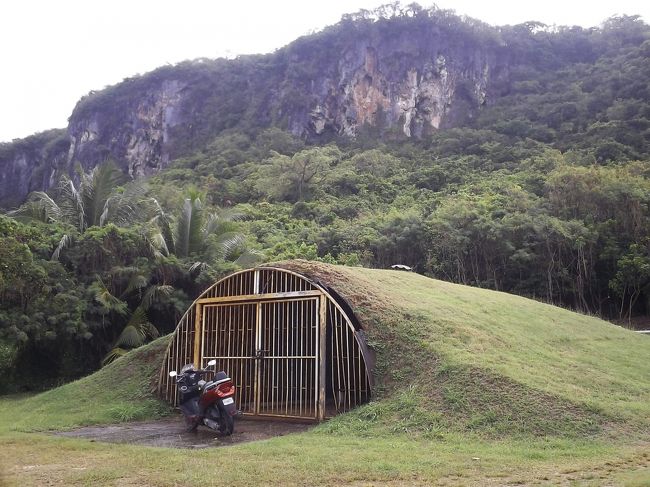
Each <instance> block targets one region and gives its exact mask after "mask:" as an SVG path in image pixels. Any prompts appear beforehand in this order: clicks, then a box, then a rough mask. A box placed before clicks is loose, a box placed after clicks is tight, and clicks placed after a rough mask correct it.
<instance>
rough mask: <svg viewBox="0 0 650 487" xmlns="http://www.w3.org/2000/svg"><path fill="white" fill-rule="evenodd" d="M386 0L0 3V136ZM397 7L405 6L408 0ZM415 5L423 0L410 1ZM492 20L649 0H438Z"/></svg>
mask: <svg viewBox="0 0 650 487" xmlns="http://www.w3.org/2000/svg"><path fill="white" fill-rule="evenodd" d="M384 3H388V0H347V1H345V0H324V1H323V0H319V1H310V0H302V1H300V0H248V1H239V2H236V1H222V0H185V1H170V0H111V1H106V0H105V1H102V2H99V1H96V0H58V1H55V0H12V1H5V2H2V4H1V6H0V62H1V66H2V76H0V110H1V111H0V141H9V140H11V139H13V138H18V137H25V136H27V135H30V134H32V133H34V132H37V131H42V130H46V129H49V128H55V127H65V126H66V125H67V118H68V116H69V115H70V113H71V112H72V109H73V108H74V105H75V103H76V101H77V100H78V99H79V98H80V97H81V96H82V95H84V94H85V93H87V92H88V91H90V90H98V89H101V88H103V87H104V86H107V85H111V84H114V83H117V82H119V81H121V80H122V79H123V78H125V77H128V76H132V75H134V74H137V73H144V72H147V71H150V70H152V69H154V68H156V67H157V66H161V65H163V64H166V63H176V62H178V61H182V60H184V59H193V58H197V57H208V58H215V57H222V56H228V57H232V56H235V55H237V54H249V53H264V52H271V51H273V50H275V49H277V48H279V47H281V46H283V45H285V44H287V43H289V42H291V41H292V40H293V39H295V38H296V37H298V36H300V35H302V34H305V33H307V32H309V31H310V30H314V29H320V28H322V27H324V26H326V25H331V24H333V23H336V22H337V21H338V20H339V19H340V18H341V15H342V14H344V13H351V12H356V11H357V10H359V9H360V8H366V9H372V8H374V7H376V6H378V5H381V4H384ZM403 3H405V4H408V3H410V0H405V1H403ZM419 3H421V4H422V5H423V6H429V5H431V2H429V1H421V2H419ZM436 4H437V5H438V6H439V7H440V8H451V9H454V10H456V12H457V13H459V14H464V15H469V16H471V17H475V18H478V19H480V20H483V21H484V22H487V23H489V24H493V25H504V24H517V23H520V22H524V21H526V20H539V21H541V22H544V23H547V24H557V25H581V26H583V27H590V26H594V25H598V24H600V22H602V21H603V20H604V19H606V18H607V17H609V16H611V15H614V14H628V15H634V14H639V15H641V16H642V17H643V18H644V20H645V21H646V22H648V21H650V1H640V0H617V1H615V2H605V1H598V0H591V1H571V0H544V1H539V0H538V1H527V0H491V1H479V0H439V1H437V2H436Z"/></svg>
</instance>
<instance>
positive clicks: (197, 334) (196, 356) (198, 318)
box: [194, 304, 203, 369]
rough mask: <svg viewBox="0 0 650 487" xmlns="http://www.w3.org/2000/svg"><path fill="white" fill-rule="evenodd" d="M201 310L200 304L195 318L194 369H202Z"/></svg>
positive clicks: (197, 306)
mask: <svg viewBox="0 0 650 487" xmlns="http://www.w3.org/2000/svg"><path fill="white" fill-rule="evenodd" d="M201 308H202V306H201V305H200V304H197V305H196V314H195V318H194V367H196V368H197V369H198V368H200V367H201V365H200V364H201V357H199V352H200V351H201V331H202V325H203V323H202V317H201Z"/></svg>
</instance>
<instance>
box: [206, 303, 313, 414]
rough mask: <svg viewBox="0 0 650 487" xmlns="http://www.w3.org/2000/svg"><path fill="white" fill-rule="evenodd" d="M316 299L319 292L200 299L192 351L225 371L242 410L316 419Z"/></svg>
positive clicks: (244, 411) (246, 412)
mask: <svg viewBox="0 0 650 487" xmlns="http://www.w3.org/2000/svg"><path fill="white" fill-rule="evenodd" d="M206 301H207V300H206ZM320 303H321V298H320V297H318V296H309V297H304V298H295V299H287V300H268V301H257V302H252V303H251V302H246V303H232V302H230V303H228V302H225V303H215V304H211V303H210V302H209V301H208V302H205V303H203V305H202V309H201V310H200V312H201V317H200V323H201V331H200V334H197V335H196V337H197V338H198V339H197V342H196V343H195V346H198V347H200V353H199V354H195V356H198V357H200V359H199V361H198V362H199V364H205V363H206V362H207V361H209V360H211V359H215V360H216V361H217V368H218V370H225V371H227V372H228V373H229V374H230V376H231V377H232V379H233V380H234V382H235V385H236V391H237V397H236V400H237V404H238V406H239V407H240V409H241V410H242V411H243V413H244V414H249V415H256V416H283V417H293V418H309V419H318V417H319V409H318V405H319V392H320V391H319V379H320V377H319V363H320V329H321V326H320Z"/></svg>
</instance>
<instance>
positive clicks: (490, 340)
mask: <svg viewBox="0 0 650 487" xmlns="http://www.w3.org/2000/svg"><path fill="white" fill-rule="evenodd" d="M276 265H278V266H280V267H286V268H290V269H292V270H295V271H297V272H300V273H303V274H305V275H307V276H309V277H311V278H312V279H314V280H316V281H319V282H321V283H326V284H327V285H328V286H330V287H332V288H334V289H335V290H336V291H337V292H338V293H339V294H340V295H341V296H342V297H343V298H345V299H346V300H347V301H348V302H349V304H350V305H351V306H352V308H353V309H354V310H355V313H356V315H357V318H358V319H359V320H360V322H361V324H362V326H363V327H364V329H365V330H366V331H367V334H368V340H369V342H370V344H371V346H372V347H373V348H374V349H375V351H376V352H377V364H376V368H375V377H376V391H375V392H376V394H375V400H374V401H373V402H371V403H370V404H368V405H365V406H363V407H361V408H358V409H357V410H355V411H352V412H351V413H349V414H347V415H343V416H340V417H338V418H335V419H334V420H333V421H331V422H329V423H328V424H326V425H323V426H322V429H324V430H326V431H330V432H342V433H347V432H353V431H354V432H357V433H361V434H365V435H383V434H385V433H387V432H408V433H411V434H421V435H424V436H440V435H444V433H445V432H462V433H465V434H469V433H472V434H478V435H482V436H490V437H505V436H514V437H522V438H525V437H530V436H531V435H532V436H558V437H560V436H563V437H570V438H587V437H593V436H596V435H606V436H619V437H623V436H627V435H634V434H643V432H647V430H648V427H649V426H650V383H649V381H648V378H649V377H650V360H649V358H650V340H649V339H648V338H647V337H643V336H639V335H638V334H635V333H634V332H631V331H628V330H624V329H622V328H620V327H617V326H614V325H612V324H610V323H607V322H605V321H603V320H600V319H597V318H593V317H589V316H585V315H581V314H578V313H574V312H570V311H567V310H565V309H561V308H558V307H555V306H550V305H547V304H544V303H540V302H537V301H533V300H530V299H526V298H522V297H518V296H514V295H510V294H505V293H500V292H495V291H490V290H485V289H478V288H472V287H467V286H461V285H457V284H451V283H448V282H443V281H438V280H434V279H429V278H426V277H424V276H421V275H418V274H415V273H408V272H399V271H389V270H376V269H364V268H350V267H340V266H328V265H324V264H320V263H313V262H305V261H291V262H285V263H280V264H276Z"/></svg>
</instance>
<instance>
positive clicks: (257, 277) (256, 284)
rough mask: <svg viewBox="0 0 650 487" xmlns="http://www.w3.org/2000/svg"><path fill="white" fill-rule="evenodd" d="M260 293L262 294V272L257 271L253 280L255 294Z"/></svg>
mask: <svg viewBox="0 0 650 487" xmlns="http://www.w3.org/2000/svg"><path fill="white" fill-rule="evenodd" d="M259 293H260V271H258V270H255V271H254V278H253V294H259Z"/></svg>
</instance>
